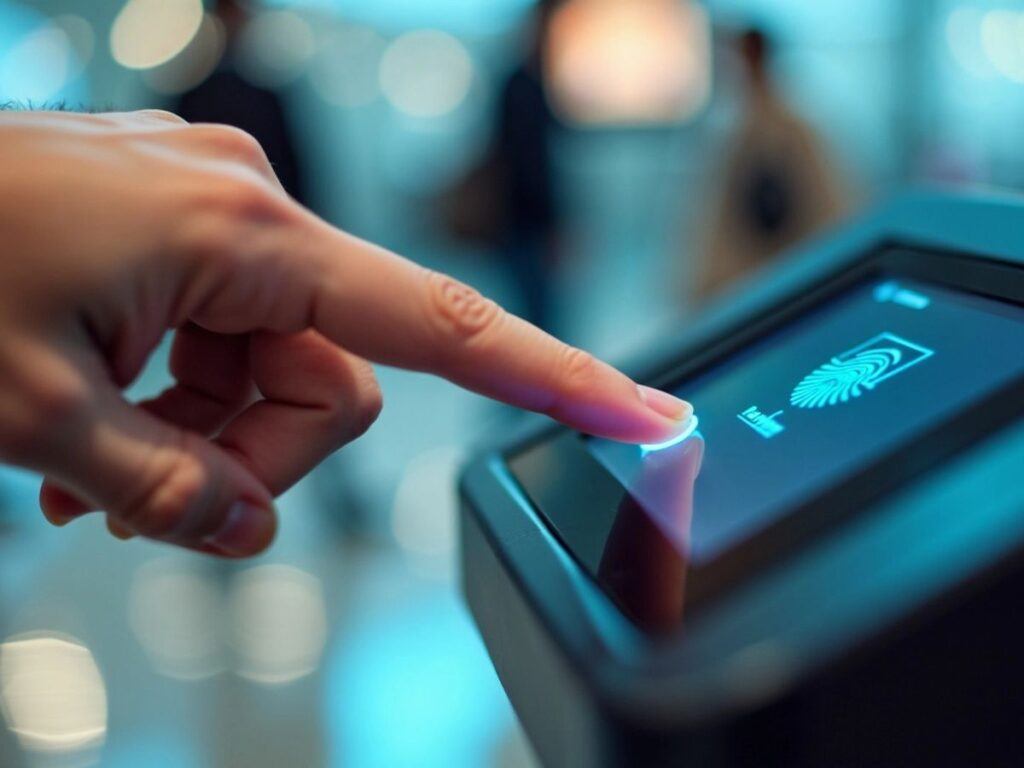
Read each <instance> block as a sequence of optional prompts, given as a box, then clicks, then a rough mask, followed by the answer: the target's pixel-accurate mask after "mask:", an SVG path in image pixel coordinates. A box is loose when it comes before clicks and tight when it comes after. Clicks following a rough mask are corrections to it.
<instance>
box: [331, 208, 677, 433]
mask: <svg viewBox="0 0 1024 768" xmlns="http://www.w3.org/2000/svg"><path fill="white" fill-rule="evenodd" d="M323 226H324V227H326V225H323ZM328 229H329V230H330V231H329V233H328V234H329V237H327V238H324V242H325V243H330V244H333V248H331V249H330V252H324V253H321V254H319V257H318V258H314V259H313V260H312V263H313V264H314V265H315V267H316V271H317V272H318V273H319V279H318V280H317V281H316V285H315V288H314V298H313V306H312V311H311V322H312V324H313V325H314V326H315V327H316V328H317V329H318V330H319V331H320V332H321V333H323V334H324V335H325V336H327V337H328V338H330V339H331V340H333V341H334V342H336V343H337V344H339V345H341V346H343V347H345V348H346V349H348V350H350V351H352V352H354V353H355V354H357V355H359V356H361V357H366V358H369V359H371V360H375V361H377V362H380V363H385V364H388V365H395V366H399V367H402V368H408V369H413V370H418V371H425V372H429V373H434V374H437V375H440V376H443V377H445V378H447V379H449V380H451V381H453V382H454V383H456V384H458V385H460V386H463V387H465V388H467V389H470V390H473V391H475V392H478V393H480V394H482V395H486V396H488V397H491V398H495V399H497V400H502V401H504V402H506V403H509V404H511V405H515V406H519V407H521V408H526V409H529V410H531V411H537V412H539V413H543V414H546V415H548V416H551V417H552V418H555V419H557V420H558V421H561V422H563V423H565V424H567V425H568V426H570V427H573V428H575V429H578V430H580V431H583V432H587V433H590V434H594V435H599V436H602V437H608V438H611V439H615V440H621V441H625V442H638V443H641V442H656V441H660V440H664V439H667V438H670V437H672V436H673V435H674V434H675V433H677V432H678V431H679V430H680V428H681V427H682V426H683V425H684V424H685V422H686V421H687V420H688V419H689V417H690V416H691V415H692V413H693V409H692V407H690V405H689V404H688V403H685V402H684V401H682V400H679V399H677V398H675V397H672V396H671V395H668V394H666V393H663V392H658V391H656V390H653V389H650V388H647V387H640V386H638V385H637V384H636V383H635V382H633V381H632V380H631V379H630V378H629V377H627V376H626V375H624V374H623V373H621V372H619V371H617V370H616V369H615V368H613V367H612V366H610V365H608V364H607V363H604V362H602V361H600V360H598V359H596V358H594V357H593V356H592V355H590V354H588V353H586V352H584V351H582V350H579V349H577V348H575V347H571V346H569V345H567V344H565V343H563V342H561V341H558V340H557V339H555V338H553V337H552V336H550V335H548V334H547V333H544V332H543V331H541V330H540V329H538V328H536V327H535V326H533V325H530V324H529V323H527V322H526V321H525V320H522V319H521V318H518V317H516V316H514V315H512V314H510V313H508V312H506V311H505V310H503V309H502V308H501V307H499V306H498V305H497V304H496V303H495V302H493V301H491V300H490V299H487V298H484V297H483V296H481V295H480V294H479V293H477V292H476V291H475V290H473V289H472V288H470V287H468V286H466V285H464V284H462V283H460V282H458V281H456V280H454V279H453V278H451V277H449V276H447V275H444V274H441V273H438V272H433V271H430V270H427V269H425V268H423V267H420V266H418V265H416V264H414V263H412V262H410V261H408V260H406V259H404V258H401V257H399V256H397V255H395V254H392V253H390V252H388V251H385V250H384V249H381V248H378V247H376V246H373V245H370V244H369V243H366V242H364V241H362V240H359V239H357V238H355V237H352V236H350V235H347V234H345V233H341V232H338V231H337V230H333V229H330V228H328Z"/></svg>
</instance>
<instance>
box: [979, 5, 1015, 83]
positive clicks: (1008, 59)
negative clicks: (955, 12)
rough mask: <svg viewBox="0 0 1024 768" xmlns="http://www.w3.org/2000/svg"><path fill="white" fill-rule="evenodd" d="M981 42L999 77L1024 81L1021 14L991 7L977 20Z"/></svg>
mask: <svg viewBox="0 0 1024 768" xmlns="http://www.w3.org/2000/svg"><path fill="white" fill-rule="evenodd" d="M981 45H982V48H983V49H984V51H985V55H986V56H987V57H988V60H989V61H990V62H991V63H992V66H993V67H995V68H996V71H997V72H999V74H1001V75H1002V76H1003V77H1005V78H1007V79H1008V80H1012V81H1014V82H1018V83H1024V13H1022V12H1019V11H1010V10H993V11H989V12H988V13H986V14H985V16H984V17H983V18H982V20H981Z"/></svg>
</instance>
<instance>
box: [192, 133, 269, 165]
mask: <svg viewBox="0 0 1024 768" xmlns="http://www.w3.org/2000/svg"><path fill="white" fill-rule="evenodd" d="M197 130H201V129H197ZM204 136H205V139H206V141H207V142H209V143H210V144H211V145H212V146H213V147H214V148H215V149H216V150H217V151H218V152H221V153H223V154H224V155H227V156H229V157H233V158H235V159H237V160H239V161H241V162H243V163H245V164H246V165H250V166H262V165H265V164H266V163H267V155H266V152H264V150H263V146H262V145H261V144H260V143H259V141H258V140H257V139H256V137H255V136H253V135H252V134H251V133H247V132H245V131H243V130H242V129H241V128H235V127H233V126H229V125H214V126H210V127H209V128H208V129H206V130H205V131H204Z"/></svg>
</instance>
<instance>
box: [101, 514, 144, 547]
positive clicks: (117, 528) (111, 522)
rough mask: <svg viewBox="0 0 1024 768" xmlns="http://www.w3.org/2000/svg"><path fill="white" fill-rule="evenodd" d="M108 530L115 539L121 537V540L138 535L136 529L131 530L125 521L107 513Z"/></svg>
mask: <svg viewBox="0 0 1024 768" xmlns="http://www.w3.org/2000/svg"><path fill="white" fill-rule="evenodd" d="M107 530H108V531H110V535H111V536H113V537H114V538H115V539H120V540H121V541H128V540H129V539H134V538H135V537H136V535H137V534H136V533H135V531H133V530H131V529H130V528H128V527H127V526H126V525H124V523H121V522H119V521H118V520H116V519H115V518H113V517H111V516H110V515H107Z"/></svg>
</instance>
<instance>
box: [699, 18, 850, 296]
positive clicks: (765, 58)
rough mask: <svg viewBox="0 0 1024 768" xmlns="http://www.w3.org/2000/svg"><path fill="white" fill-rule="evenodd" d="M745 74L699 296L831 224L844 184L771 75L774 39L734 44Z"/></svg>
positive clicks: (754, 37) (751, 36) (752, 37)
mask: <svg viewBox="0 0 1024 768" xmlns="http://www.w3.org/2000/svg"><path fill="white" fill-rule="evenodd" d="M736 51H737V53H738V54H739V59H740V62H741V66H742V74H743V81H744V83H743V85H744V88H743V115H742V117H741V118H740V121H741V122H740V126H739V129H738V131H737V132H736V135H735V136H734V137H733V138H732V139H731V140H730V142H729V146H728V149H727V150H726V153H725V161H724V163H723V164H722V166H721V168H719V169H716V170H715V172H714V174H713V179H714V182H713V186H716V187H717V188H718V191H717V193H716V194H714V195H713V196H712V198H711V207H710V211H709V212H708V214H707V216H706V220H707V221H708V222H709V224H708V230H707V232H706V233H705V237H706V243H705V245H704V249H703V253H702V263H701V264H700V265H699V267H698V271H699V272H698V288H697V293H698V298H701V299H706V298H707V297H709V296H711V295H713V294H715V293H718V292H719V291H720V290H722V289H723V288H724V287H726V286H727V285H728V284H729V283H731V282H732V281H734V280H736V279H737V278H739V277H741V276H743V275H744V274H746V273H747V272H749V271H751V270H753V269H755V268H757V267H759V266H761V265H763V264H766V263H768V262H769V261H771V260H772V259H773V258H774V257H775V256H776V255H777V254H778V253H780V252H781V251H783V250H785V249H786V248H788V247H789V246H791V245H793V244H794V243H796V242H798V241H800V240H803V239H804V238H806V237H808V236H809V235H812V234H814V233H815V232H818V231H820V230H822V229H823V228H825V227H826V226H827V225H828V224H829V223H831V222H833V221H834V220H835V219H836V218H837V217H838V216H839V215H840V214H841V213H842V211H843V208H844V195H843V193H842V191H841V189H842V185H841V183H840V180H839V178H838V176H837V174H836V172H835V165H834V163H833V162H832V161H831V160H830V158H829V157H827V155H826V153H825V151H824V149H823V148H822V146H821V142H820V141H819V139H818V137H817V136H816V135H815V132H814V129H813V128H812V127H811V126H810V125H809V124H808V123H807V122H806V121H804V120H803V119H802V118H801V117H800V116H799V115H797V114H796V113H795V112H794V111H793V110H792V109H790V108H789V106H787V104H786V103H785V101H784V99H783V98H782V96H781V94H780V93H779V89H778V87H777V85H776V84H775V82H774V80H773V78H772V73H771V63H772V42H771V39H770V38H769V37H768V35H767V34H766V33H765V32H763V31H762V30H758V29H750V30H747V31H746V32H744V33H743V34H742V35H740V36H739V38H738V39H737V41H736Z"/></svg>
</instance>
